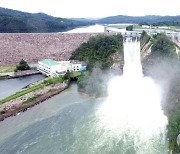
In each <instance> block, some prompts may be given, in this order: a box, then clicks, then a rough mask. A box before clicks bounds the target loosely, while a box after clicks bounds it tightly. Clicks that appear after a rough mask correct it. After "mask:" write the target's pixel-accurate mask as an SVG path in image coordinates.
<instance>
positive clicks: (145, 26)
mask: <svg viewBox="0 0 180 154" xmlns="http://www.w3.org/2000/svg"><path fill="white" fill-rule="evenodd" d="M141 27H142V28H147V29H149V28H150V27H151V26H149V25H142V26H141Z"/></svg>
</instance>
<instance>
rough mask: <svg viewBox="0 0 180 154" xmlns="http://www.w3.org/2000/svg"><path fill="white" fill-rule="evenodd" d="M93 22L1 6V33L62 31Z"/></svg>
mask: <svg viewBox="0 0 180 154" xmlns="http://www.w3.org/2000/svg"><path fill="white" fill-rule="evenodd" d="M90 24H92V23H90V22H86V21H75V20H70V19H64V18H56V17H52V16H49V15H46V14H44V13H37V14H31V13H24V12H20V11H15V10H10V9H5V8H0V33H42V32H62V31H67V30H70V29H73V28H76V27H79V26H86V25H90Z"/></svg>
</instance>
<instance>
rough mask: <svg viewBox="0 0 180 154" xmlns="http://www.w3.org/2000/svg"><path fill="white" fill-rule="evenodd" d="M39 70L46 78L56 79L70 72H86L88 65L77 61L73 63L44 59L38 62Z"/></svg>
mask: <svg viewBox="0 0 180 154" xmlns="http://www.w3.org/2000/svg"><path fill="white" fill-rule="evenodd" d="M38 65H39V66H38V70H39V71H40V72H41V73H43V74H45V75H46V76H51V77H56V76H60V75H65V74H66V72H67V71H68V70H69V71H70V72H71V71H84V70H86V66H87V65H86V63H84V62H80V61H77V60H73V61H54V60H52V59H44V60H42V61H39V62H38Z"/></svg>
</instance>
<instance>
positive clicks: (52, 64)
mask: <svg viewBox="0 0 180 154" xmlns="http://www.w3.org/2000/svg"><path fill="white" fill-rule="evenodd" d="M40 63H43V64H44V65H47V66H55V65H58V62H56V61H54V60H52V59H44V60H42V61H40Z"/></svg>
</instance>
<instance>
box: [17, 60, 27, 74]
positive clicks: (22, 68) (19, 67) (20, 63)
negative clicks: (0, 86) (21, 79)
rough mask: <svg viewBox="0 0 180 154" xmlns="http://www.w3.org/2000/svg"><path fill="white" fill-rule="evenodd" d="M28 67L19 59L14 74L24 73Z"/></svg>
mask: <svg viewBox="0 0 180 154" xmlns="http://www.w3.org/2000/svg"><path fill="white" fill-rule="evenodd" d="M29 69H30V67H29V65H28V64H27V62H26V61H25V60H23V59H21V61H20V62H19V64H18V65H17V66H16V69H15V72H17V71H24V70H29Z"/></svg>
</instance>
